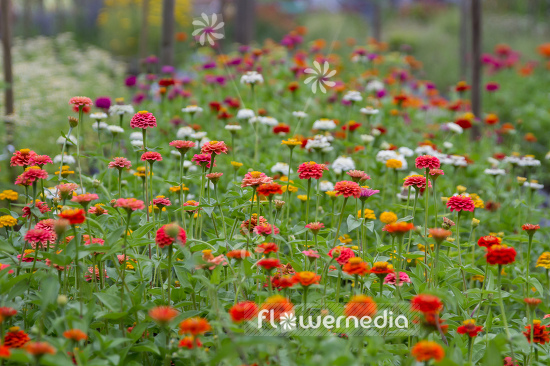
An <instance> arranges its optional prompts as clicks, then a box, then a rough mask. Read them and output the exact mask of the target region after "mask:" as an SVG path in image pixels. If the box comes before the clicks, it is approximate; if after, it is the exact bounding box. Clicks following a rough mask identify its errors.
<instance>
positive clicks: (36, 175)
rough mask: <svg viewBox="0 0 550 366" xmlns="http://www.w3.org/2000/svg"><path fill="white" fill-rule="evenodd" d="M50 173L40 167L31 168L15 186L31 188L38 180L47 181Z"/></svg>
mask: <svg viewBox="0 0 550 366" xmlns="http://www.w3.org/2000/svg"><path fill="white" fill-rule="evenodd" d="M47 178H48V172H47V171H45V170H42V169H40V168H39V167H29V168H27V169H26V170H25V171H24V172H23V173H21V175H19V176H18V177H17V179H16V180H15V184H17V185H23V186H29V185H31V184H32V183H34V182H35V181H36V180H37V179H47Z"/></svg>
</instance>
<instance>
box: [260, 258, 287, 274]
mask: <svg viewBox="0 0 550 366" xmlns="http://www.w3.org/2000/svg"><path fill="white" fill-rule="evenodd" d="M256 264H257V265H258V267H262V268H263V269H265V270H266V271H271V270H272V269H274V268H279V267H281V262H279V260H278V259H277V258H263V259H260V260H259V261H258V262H257V263H256Z"/></svg>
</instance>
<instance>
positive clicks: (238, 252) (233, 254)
mask: <svg viewBox="0 0 550 366" xmlns="http://www.w3.org/2000/svg"><path fill="white" fill-rule="evenodd" d="M226 256H227V258H232V259H237V260H239V259H245V258H248V257H250V256H251V253H250V252H249V251H248V250H245V249H235V250H230V251H229V252H227V254H226Z"/></svg>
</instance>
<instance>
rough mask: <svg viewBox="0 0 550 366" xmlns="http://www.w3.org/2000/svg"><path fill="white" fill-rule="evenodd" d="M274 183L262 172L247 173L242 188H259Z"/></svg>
mask: <svg viewBox="0 0 550 366" xmlns="http://www.w3.org/2000/svg"><path fill="white" fill-rule="evenodd" d="M271 182H273V179H272V178H270V177H268V176H267V175H265V174H264V173H262V172H256V171H254V172H250V173H246V174H245V176H244V178H243V180H242V182H241V187H242V188H244V187H258V186H259V185H261V184H269V183H271Z"/></svg>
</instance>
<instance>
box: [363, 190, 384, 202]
mask: <svg viewBox="0 0 550 366" xmlns="http://www.w3.org/2000/svg"><path fill="white" fill-rule="evenodd" d="M377 193H380V191H379V190H378V189H370V188H363V187H361V194H360V195H359V199H360V200H361V201H364V200H366V199H367V198H369V197H371V196H374V195H375V194H377Z"/></svg>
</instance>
